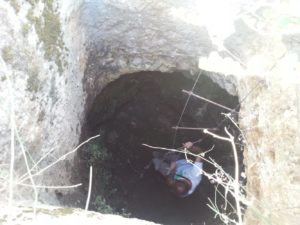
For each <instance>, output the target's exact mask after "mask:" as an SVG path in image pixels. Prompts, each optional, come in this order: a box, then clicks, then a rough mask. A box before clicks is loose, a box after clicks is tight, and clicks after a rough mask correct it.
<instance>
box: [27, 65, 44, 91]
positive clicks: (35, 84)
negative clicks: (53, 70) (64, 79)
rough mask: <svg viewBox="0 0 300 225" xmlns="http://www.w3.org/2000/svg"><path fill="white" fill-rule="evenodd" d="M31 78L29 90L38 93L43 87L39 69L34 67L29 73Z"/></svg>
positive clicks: (28, 85)
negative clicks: (41, 86)
mask: <svg viewBox="0 0 300 225" xmlns="http://www.w3.org/2000/svg"><path fill="white" fill-rule="evenodd" d="M28 75H29V77H28V79H27V90H28V91H30V92H34V93H36V92H37V91H38V90H39V88H40V85H41V82H40V80H39V77H38V76H39V68H38V67H37V66H33V67H32V68H31V69H30V71H29V73H28Z"/></svg>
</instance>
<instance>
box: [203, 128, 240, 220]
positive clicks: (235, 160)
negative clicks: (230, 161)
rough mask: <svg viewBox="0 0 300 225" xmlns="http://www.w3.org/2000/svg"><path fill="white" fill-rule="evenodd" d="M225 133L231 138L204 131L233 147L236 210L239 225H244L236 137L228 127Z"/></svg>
mask: <svg viewBox="0 0 300 225" xmlns="http://www.w3.org/2000/svg"><path fill="white" fill-rule="evenodd" d="M225 132H226V134H227V135H228V136H229V138H226V137H222V136H219V135H216V134H214V133H211V132H210V131H208V130H205V131H204V133H207V134H209V135H211V136H212V137H214V138H217V139H220V140H224V141H228V142H230V143H231V145H232V150H233V155H234V163H235V173H234V180H233V188H234V197H235V202H236V208H237V216H238V224H240V225H241V224H243V220H242V210H241V205H240V191H239V162H238V156H237V151H236V146H235V143H234V137H233V136H232V135H231V133H230V132H229V131H228V130H227V129H226V127H225Z"/></svg>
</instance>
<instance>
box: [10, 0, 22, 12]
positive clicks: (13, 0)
mask: <svg viewBox="0 0 300 225" xmlns="http://www.w3.org/2000/svg"><path fill="white" fill-rule="evenodd" d="M9 2H10V4H11V6H12V7H13V8H14V10H15V11H16V13H18V12H19V11H20V8H21V6H20V4H19V3H18V1H17V0H10V1H9Z"/></svg>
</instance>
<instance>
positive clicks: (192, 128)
mask: <svg viewBox="0 0 300 225" xmlns="http://www.w3.org/2000/svg"><path fill="white" fill-rule="evenodd" d="M172 129H176V130H219V128H216V127H215V128H200V127H177V126H176V127H172Z"/></svg>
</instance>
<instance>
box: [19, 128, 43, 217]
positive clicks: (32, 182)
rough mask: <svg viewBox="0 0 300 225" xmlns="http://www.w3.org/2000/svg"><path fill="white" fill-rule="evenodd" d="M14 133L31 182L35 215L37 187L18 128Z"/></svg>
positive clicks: (34, 213)
mask: <svg viewBox="0 0 300 225" xmlns="http://www.w3.org/2000/svg"><path fill="white" fill-rule="evenodd" d="M16 135H17V139H18V142H19V145H20V147H21V150H22V154H23V157H24V162H25V165H26V170H27V173H28V176H29V178H30V182H31V187H32V189H33V191H34V204H33V215H34V216H36V206H37V202H38V191H37V188H36V187H35V182H34V179H33V177H32V174H31V171H30V167H29V164H28V160H27V156H26V151H25V148H24V145H23V142H22V140H21V138H20V135H19V132H18V130H16Z"/></svg>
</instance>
